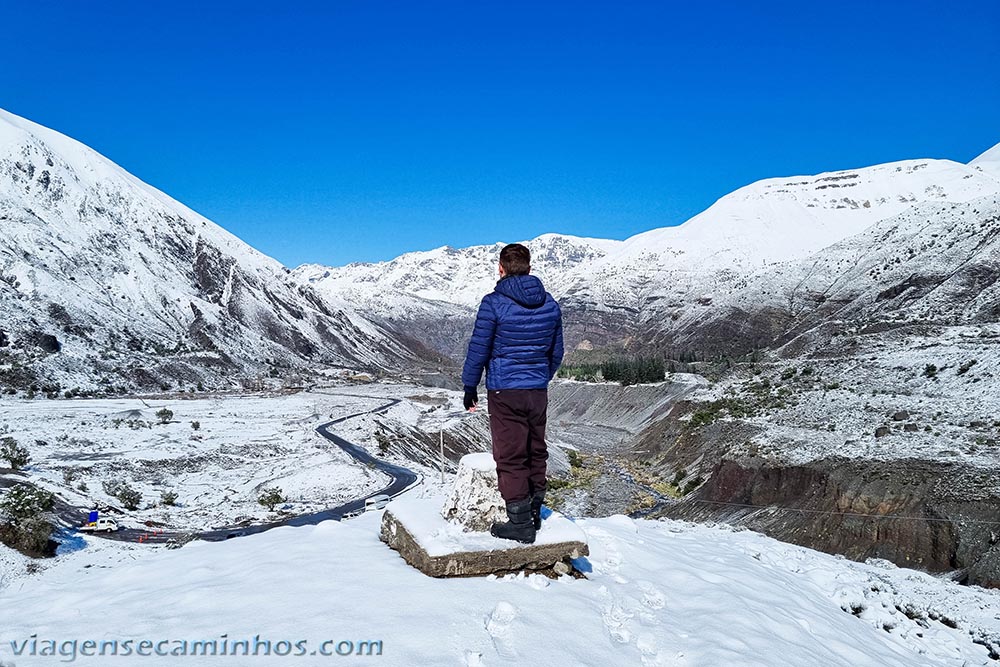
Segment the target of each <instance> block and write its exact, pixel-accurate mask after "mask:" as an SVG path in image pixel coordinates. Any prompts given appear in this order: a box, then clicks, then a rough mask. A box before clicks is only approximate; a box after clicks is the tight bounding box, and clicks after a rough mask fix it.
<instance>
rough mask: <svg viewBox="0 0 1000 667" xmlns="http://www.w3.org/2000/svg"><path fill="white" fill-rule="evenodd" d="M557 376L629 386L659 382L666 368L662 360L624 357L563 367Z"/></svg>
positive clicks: (664, 374)
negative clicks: (598, 362) (600, 362)
mask: <svg viewBox="0 0 1000 667" xmlns="http://www.w3.org/2000/svg"><path fill="white" fill-rule="evenodd" d="M559 376H560V377H568V378H573V379H576V380H583V381H586V382H595V381H598V380H605V381H607V382H618V383H619V384H622V385H630V384H641V383H643V382H661V381H662V380H663V379H664V377H665V376H666V367H665V364H664V362H663V359H657V358H653V357H625V358H619V359H610V360H608V361H605V362H604V363H602V364H599V365H598V364H584V365H581V366H564V367H563V368H561V369H559Z"/></svg>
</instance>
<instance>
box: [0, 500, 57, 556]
mask: <svg viewBox="0 0 1000 667" xmlns="http://www.w3.org/2000/svg"><path fill="white" fill-rule="evenodd" d="M54 505H55V497H54V496H53V495H52V494H51V493H49V492H48V491H43V490H41V489H35V488H32V487H30V486H15V487H14V488H13V489H11V490H10V491H8V492H7V494H6V495H5V496H4V497H3V499H2V500H0V514H2V515H3V517H4V523H3V526H0V540H2V541H3V543H4V544H6V545H7V546H9V547H11V548H13V549H17V550H18V551H20V552H21V553H23V554H25V555H28V556H47V555H52V549H51V545H50V543H49V537H50V536H51V535H52V525H51V524H50V523H49V522H48V520H47V518H46V514H47V513H48V512H50V511H52V508H53V506H54Z"/></svg>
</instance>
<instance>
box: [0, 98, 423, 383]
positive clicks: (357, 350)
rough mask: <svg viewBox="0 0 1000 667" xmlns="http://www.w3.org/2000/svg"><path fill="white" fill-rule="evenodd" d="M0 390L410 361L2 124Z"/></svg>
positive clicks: (119, 179) (149, 200)
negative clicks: (101, 379) (96, 381)
mask: <svg viewBox="0 0 1000 667" xmlns="http://www.w3.org/2000/svg"><path fill="white" fill-rule="evenodd" d="M0 228H2V230H3V234H2V235H0V308H2V320H0V353H2V354H3V358H0V386H2V385H6V386H8V387H15V388H22V389H26V388H28V387H30V386H33V385H34V386H37V387H39V388H41V387H42V386H47V387H48V388H49V390H50V391H51V390H54V389H55V388H57V387H58V386H59V385H61V388H63V389H69V388H71V387H80V388H81V389H88V388H95V383H94V380H93V378H95V377H101V378H106V380H105V381H107V382H110V381H111V379H110V378H117V380H115V382H116V386H119V384H120V386H123V387H139V386H141V387H150V386H157V385H159V386H173V385H174V383H176V382H178V381H180V382H185V381H186V382H189V383H191V384H194V383H195V382H198V381H202V382H204V383H206V384H219V383H220V382H222V381H223V380H236V379H238V378H240V377H248V376H250V377H253V376H257V375H263V374H271V375H279V374H283V373H284V372H285V371H287V370H288V369H291V368H302V367H304V366H307V365H313V366H314V365H317V364H329V365H335V366H347V367H354V368H357V367H366V368H378V367H386V366H393V365H398V364H399V363H407V364H411V363H413V362H415V361H418V354H417V353H415V352H414V351H413V350H411V349H408V348H407V346H406V345H404V344H402V343H400V342H399V340H398V339H397V338H396V337H395V336H394V335H393V334H392V333H391V332H389V331H386V330H385V329H384V328H382V327H380V326H378V325H375V324H373V323H372V322H370V321H368V320H366V319H365V318H363V317H361V316H359V315H358V314H357V313H355V312H353V311H352V310H351V309H349V308H348V307H347V306H346V304H345V303H344V302H343V301H338V300H337V299H335V298H334V297H332V296H331V295H327V296H325V297H321V296H320V295H318V294H317V293H316V292H315V291H314V290H313V289H312V288H311V287H309V286H308V285H304V284H302V283H301V282H300V281H297V280H295V279H294V278H293V277H292V276H291V275H289V272H288V270H287V269H285V268H284V267H282V266H281V265H280V264H279V263H278V262H276V261H275V260H273V259H271V258H269V257H267V256H265V255H263V254H261V253H260V252H258V251H256V250H254V249H253V248H251V247H250V246H248V245H247V244H245V243H244V242H242V241H240V240H239V239H238V238H236V237H235V236H233V235H232V234H230V233H228V232H227V231H225V230H224V229H222V228H221V227H219V226H218V225H215V224H214V223H212V222H211V221H209V220H207V219H205V218H204V217H202V216H200V215H198V214H197V213H195V212H194V211H192V210H190V209H189V208H187V207H185V206H184V205H182V204H180V203H179V202H177V201H174V200H173V199H171V198H170V197H168V196H166V195H165V194H163V193H162V192H160V191H158V190H156V189H155V188H153V187H151V186H149V185H147V184H145V183H143V182H142V181H140V180H138V179H137V178H135V177H134V176H132V175H131V174H129V173H128V172H126V171H125V170H124V169H122V168H121V167H119V166H117V165H115V164H114V163H112V162H111V161H110V160H108V159H106V158H104V157H103V156H101V155H99V154H98V153H96V152H95V151H93V150H91V149H90V148H88V147H86V146H84V145H83V144H81V143H79V142H77V141H75V140H73V139H70V138H68V137H66V136H64V135H62V134H59V133H58V132H55V131H53V130H50V129H47V128H44V127H42V126H40V125H37V124H35V123H32V122H30V121H27V120H25V119H23V118H20V117H18V116H15V115H13V114H10V113H7V112H5V111H0Z"/></svg>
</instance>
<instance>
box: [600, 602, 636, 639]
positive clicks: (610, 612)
mask: <svg viewBox="0 0 1000 667" xmlns="http://www.w3.org/2000/svg"><path fill="white" fill-rule="evenodd" d="M631 618H632V614H631V613H629V612H628V611H627V610H626V609H625V608H624V607H623V606H622V604H621V602H620V601H619V600H618V599H612V601H611V603H610V604H608V605H607V606H605V607H604V611H603V612H601V620H602V621H604V627H606V628H607V629H608V634H610V635H611V639H613V640H614V641H616V642H618V643H619V644H627V643H629V642H630V641H632V633H631V632H630V631H629V629H628V622H629V620H630V619H631Z"/></svg>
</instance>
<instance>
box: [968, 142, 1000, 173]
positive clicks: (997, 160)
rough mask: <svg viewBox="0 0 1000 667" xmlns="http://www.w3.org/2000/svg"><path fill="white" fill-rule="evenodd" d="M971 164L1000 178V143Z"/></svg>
mask: <svg viewBox="0 0 1000 667" xmlns="http://www.w3.org/2000/svg"><path fill="white" fill-rule="evenodd" d="M969 165H970V166H972V167H974V168H976V169H979V170H981V171H984V172H986V173H987V174H993V175H994V176H996V177H997V178H1000V144H997V145H996V146H994V147H993V148H991V149H989V150H988V151H986V152H984V153H983V154H982V155H980V156H979V157H977V158H976V159H974V160H973V161H972V162H970V163H969Z"/></svg>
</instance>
